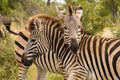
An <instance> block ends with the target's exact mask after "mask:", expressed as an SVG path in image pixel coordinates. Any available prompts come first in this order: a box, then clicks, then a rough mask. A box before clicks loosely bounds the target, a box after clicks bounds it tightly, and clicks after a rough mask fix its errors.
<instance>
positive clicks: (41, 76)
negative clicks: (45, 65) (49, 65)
mask: <svg viewBox="0 0 120 80" xmlns="http://www.w3.org/2000/svg"><path fill="white" fill-rule="evenodd" d="M47 75H48V74H47V71H45V70H43V69H41V68H40V67H37V78H36V80H46V78H47Z"/></svg>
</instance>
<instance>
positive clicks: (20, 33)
mask: <svg viewBox="0 0 120 80" xmlns="http://www.w3.org/2000/svg"><path fill="white" fill-rule="evenodd" d="M19 35H20V36H21V37H22V38H23V39H24V40H25V41H28V37H26V36H25V35H24V34H23V33H22V32H19Z"/></svg>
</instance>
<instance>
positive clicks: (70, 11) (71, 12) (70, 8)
mask: <svg viewBox="0 0 120 80" xmlns="http://www.w3.org/2000/svg"><path fill="white" fill-rule="evenodd" d="M68 8H69V14H70V16H72V14H73V7H72V6H71V5H70V4H69V5H68Z"/></svg>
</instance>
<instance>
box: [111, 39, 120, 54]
mask: <svg viewBox="0 0 120 80" xmlns="http://www.w3.org/2000/svg"><path fill="white" fill-rule="evenodd" d="M114 42H115V41H114ZM119 46H120V41H119V42H117V43H116V44H115V45H113V47H112V48H111V49H110V55H111V54H112V52H113V51H114V50H115V49H116V48H117V47H119Z"/></svg>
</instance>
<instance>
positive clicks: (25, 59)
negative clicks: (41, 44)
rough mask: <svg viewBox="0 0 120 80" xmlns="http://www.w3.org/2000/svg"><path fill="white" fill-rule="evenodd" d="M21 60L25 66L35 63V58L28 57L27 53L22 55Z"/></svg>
mask: <svg viewBox="0 0 120 80" xmlns="http://www.w3.org/2000/svg"><path fill="white" fill-rule="evenodd" d="M21 62H22V64H23V65H24V66H31V65H32V63H33V60H32V59H31V60H30V59H29V60H28V59H27V56H26V54H25V53H24V54H23V55H22V56H21Z"/></svg>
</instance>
